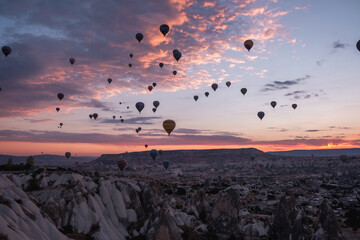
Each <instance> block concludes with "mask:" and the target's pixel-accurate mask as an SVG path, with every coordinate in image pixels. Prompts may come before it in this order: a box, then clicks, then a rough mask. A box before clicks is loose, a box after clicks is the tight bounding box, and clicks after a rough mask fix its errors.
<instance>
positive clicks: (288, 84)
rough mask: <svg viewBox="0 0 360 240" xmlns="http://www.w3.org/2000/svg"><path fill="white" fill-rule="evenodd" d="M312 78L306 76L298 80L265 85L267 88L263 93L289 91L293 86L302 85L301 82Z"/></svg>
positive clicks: (263, 89)
mask: <svg viewBox="0 0 360 240" xmlns="http://www.w3.org/2000/svg"><path fill="white" fill-rule="evenodd" d="M310 77H311V76H310V75H305V77H302V78H296V79H293V80H286V81H274V82H272V83H268V84H265V86H264V87H263V88H262V89H261V91H263V92H268V91H276V90H283V89H288V88H289V87H291V86H294V85H297V84H300V83H301V82H303V81H305V80H306V79H309V78H310Z"/></svg>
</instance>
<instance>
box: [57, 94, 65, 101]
mask: <svg viewBox="0 0 360 240" xmlns="http://www.w3.org/2000/svg"><path fill="white" fill-rule="evenodd" d="M57 97H58V99H59V100H60V101H61V99H63V98H64V94H63V93H58V95H57Z"/></svg>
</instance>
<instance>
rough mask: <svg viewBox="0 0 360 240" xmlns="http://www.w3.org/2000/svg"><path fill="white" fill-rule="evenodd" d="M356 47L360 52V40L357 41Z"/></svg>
mask: <svg viewBox="0 0 360 240" xmlns="http://www.w3.org/2000/svg"><path fill="white" fill-rule="evenodd" d="M356 48H357V49H358V50H359V52H360V40H359V41H358V42H357V43H356Z"/></svg>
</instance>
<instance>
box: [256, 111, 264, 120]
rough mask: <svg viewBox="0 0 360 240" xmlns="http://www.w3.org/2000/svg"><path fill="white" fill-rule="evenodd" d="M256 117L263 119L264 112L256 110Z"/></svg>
mask: <svg viewBox="0 0 360 240" xmlns="http://www.w3.org/2000/svg"><path fill="white" fill-rule="evenodd" d="M257 115H258V117H259V118H260V120H262V119H263V117H264V116H265V113H264V112H258V114H257Z"/></svg>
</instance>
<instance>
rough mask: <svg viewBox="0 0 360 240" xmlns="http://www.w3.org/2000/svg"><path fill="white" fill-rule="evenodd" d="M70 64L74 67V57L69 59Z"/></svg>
mask: <svg viewBox="0 0 360 240" xmlns="http://www.w3.org/2000/svg"><path fill="white" fill-rule="evenodd" d="M69 62H70V64H71V65H73V64H74V63H75V58H73V57H71V58H69Z"/></svg>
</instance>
